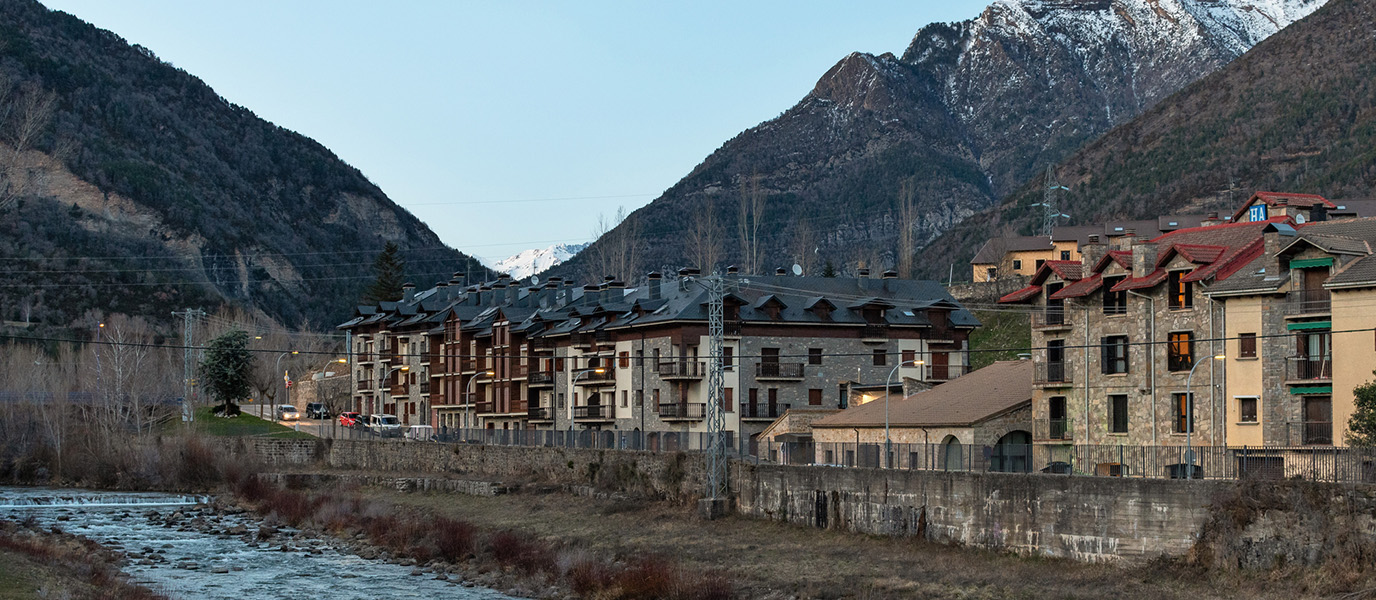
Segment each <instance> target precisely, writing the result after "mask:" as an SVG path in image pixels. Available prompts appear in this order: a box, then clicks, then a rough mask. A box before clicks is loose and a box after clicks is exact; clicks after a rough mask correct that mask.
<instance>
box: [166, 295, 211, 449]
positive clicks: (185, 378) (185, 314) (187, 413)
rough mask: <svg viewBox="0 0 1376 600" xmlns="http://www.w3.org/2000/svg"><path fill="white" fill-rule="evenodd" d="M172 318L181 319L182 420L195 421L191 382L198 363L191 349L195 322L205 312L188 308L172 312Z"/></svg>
mask: <svg viewBox="0 0 1376 600" xmlns="http://www.w3.org/2000/svg"><path fill="white" fill-rule="evenodd" d="M172 316H174V317H182V420H183V421H188V422H189V421H193V420H195V415H196V411H195V408H194V404H195V385H194V384H193V383H192V381H194V380H195V378H196V365H197V364H198V363H199V362H200V359H199V358H198V355H197V353H196V351H195V349H194V348H193V346H194V345H195V344H194V343H193V342H194V341H195V334H196V321H197V320H198V319H200V318H202V317H204V316H205V311H203V310H201V309H199V308H196V309H192V308H188V309H186V310H182V311H172ZM204 354H205V350H201V352H200V353H199V355H200V356H204Z"/></svg>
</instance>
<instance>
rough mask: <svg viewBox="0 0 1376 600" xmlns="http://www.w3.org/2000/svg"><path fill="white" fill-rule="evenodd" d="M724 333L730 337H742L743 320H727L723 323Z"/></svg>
mask: <svg viewBox="0 0 1376 600" xmlns="http://www.w3.org/2000/svg"><path fill="white" fill-rule="evenodd" d="M722 335H723V336H725V337H729V338H738V337H741V322H740V320H739V319H737V320H727V321H726V322H724V323H722Z"/></svg>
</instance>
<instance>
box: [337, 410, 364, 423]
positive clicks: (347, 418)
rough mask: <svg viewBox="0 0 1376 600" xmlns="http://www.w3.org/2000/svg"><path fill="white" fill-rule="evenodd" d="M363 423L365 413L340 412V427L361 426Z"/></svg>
mask: <svg viewBox="0 0 1376 600" xmlns="http://www.w3.org/2000/svg"><path fill="white" fill-rule="evenodd" d="M362 424H363V415H360V414H358V413H356V412H353V411H348V412H342V413H339V426H340V427H359V426H361V425H362Z"/></svg>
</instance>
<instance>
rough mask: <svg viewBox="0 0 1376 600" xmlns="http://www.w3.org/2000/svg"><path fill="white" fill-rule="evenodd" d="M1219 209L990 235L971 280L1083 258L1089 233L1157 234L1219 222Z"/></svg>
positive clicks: (1110, 236)
mask: <svg viewBox="0 0 1376 600" xmlns="http://www.w3.org/2000/svg"><path fill="white" fill-rule="evenodd" d="M1224 222H1227V220H1226V219H1223V220H1220V219H1219V216H1218V214H1217V213H1210V214H1207V215H1165V216H1162V217H1157V218H1155V219H1137V220H1130V221H1110V222H1108V223H1105V224H1102V225H1074V226H1062V227H1056V228H1054V229H1052V230H1051V235H1050V236H1045V235H1040V236H1037V235H1031V236H1005V237H997V238H993V239H990V240H989V241H987V242H985V243H984V245H983V246H981V247H980V249H979V252H976V253H975V257H974V258H973V259H971V260H970V276H971V278H972V279H971V281H974V282H987V281H996V280H998V279H999V278H1000V277H1004V278H1006V277H1008V276H1010V275H1011V276H1018V277H1031V276H1032V275H1033V274H1035V273H1036V272H1037V269H1040V268H1041V266H1042V264H1043V263H1045V262H1048V261H1053V260H1060V261H1073V262H1078V261H1080V246H1082V245H1084V244H1085V242H1088V241H1089V237H1090V236H1098V237H1099V239H1100V240H1103V241H1105V242H1110V241H1111V240H1114V239H1116V238H1119V237H1122V236H1125V235H1135V236H1138V237H1148V238H1151V237H1157V236H1160V235H1164V234H1167V233H1170V232H1172V231H1178V230H1181V229H1189V228H1192V227H1200V226H1202V225H1217V224H1219V223H1224Z"/></svg>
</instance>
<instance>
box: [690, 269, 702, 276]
mask: <svg viewBox="0 0 1376 600" xmlns="http://www.w3.org/2000/svg"><path fill="white" fill-rule="evenodd" d="M688 274H689V275H692V276H693V277H697V276H698V275H702V270H701V269H698V268H690V269H688Z"/></svg>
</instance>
